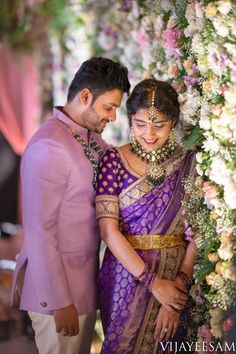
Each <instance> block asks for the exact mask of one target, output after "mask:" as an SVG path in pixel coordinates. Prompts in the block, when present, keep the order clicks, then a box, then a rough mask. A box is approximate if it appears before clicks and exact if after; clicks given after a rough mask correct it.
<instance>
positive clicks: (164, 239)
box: [126, 235, 185, 251]
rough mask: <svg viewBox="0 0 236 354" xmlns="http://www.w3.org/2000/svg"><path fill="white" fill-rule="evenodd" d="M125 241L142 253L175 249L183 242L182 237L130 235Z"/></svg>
mask: <svg viewBox="0 0 236 354" xmlns="http://www.w3.org/2000/svg"><path fill="white" fill-rule="evenodd" d="M126 239H127V240H128V241H129V243H130V245H131V246H132V247H133V248H134V249H139V250H144V251H146V250H151V249H161V248H164V247H175V246H178V245H181V244H182V243H184V242H185V241H184V237H183V235H131V236H126Z"/></svg>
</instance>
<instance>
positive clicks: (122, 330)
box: [97, 148, 187, 354]
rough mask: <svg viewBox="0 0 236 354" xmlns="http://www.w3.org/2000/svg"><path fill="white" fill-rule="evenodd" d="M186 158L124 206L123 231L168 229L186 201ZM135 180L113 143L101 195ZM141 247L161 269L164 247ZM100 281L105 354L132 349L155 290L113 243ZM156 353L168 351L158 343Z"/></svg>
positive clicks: (116, 193) (103, 169)
mask: <svg viewBox="0 0 236 354" xmlns="http://www.w3.org/2000/svg"><path fill="white" fill-rule="evenodd" d="M184 164H185V166H187V164H186V159H185V160H183V161H182V162H181V167H180V169H179V170H176V171H175V172H173V173H172V174H171V175H169V176H168V177H167V178H166V179H165V181H164V182H163V183H161V184H160V185H159V186H157V187H153V189H152V190H151V191H150V192H149V193H147V194H145V195H143V196H142V197H141V198H140V199H139V200H136V201H135V200H134V202H133V203H132V205H129V206H126V207H123V208H121V209H120V218H119V219H120V220H119V226H120V230H121V232H122V233H123V234H124V235H135V234H139V235H142V234H153V233H157V231H158V233H159V234H165V232H166V230H168V228H169V226H170V224H171V222H172V220H173V216H174V215H175V214H176V213H177V212H178V210H179V208H180V206H181V196H182V193H183V187H182V179H183V177H184V176H185V175H186V173H187V168H186V167H185V166H184ZM141 180H142V179H141ZM136 182H138V177H136V176H134V175H132V173H131V172H129V171H128V169H126V168H125V166H124V165H123V163H122V160H121V158H120V155H119V153H118V151H117V150H116V149H115V148H111V149H109V150H108V151H107V152H106V154H105V155H104V156H103V159H102V161H101V163H100V173H99V180H98V186H97V195H109V196H111V195H112V196H119V195H120V193H124V191H125V190H126V189H127V188H128V187H130V186H131V185H132V184H133V183H136ZM177 187H178V188H177ZM177 189H178V190H177ZM175 197H177V200H176V199H175ZM171 204H173V207H172V208H171ZM173 209H174V210H173ZM167 211H168V213H167ZM160 222H161V224H162V226H161V227H159V223H160ZM136 252H137V253H138V254H139V255H140V257H142V258H143V259H144V260H145V261H146V262H147V263H148V264H149V265H150V266H151V265H152V264H153V263H154V264H155V267H156V270H157V269H158V265H159V262H160V251H159V250H148V251H142V250H136ZM98 287H99V294H100V295H99V297H100V311H101V319H102V324H103V329H104V334H105V340H104V343H103V346H102V350H101V354H113V353H114V354H128V353H132V352H133V348H134V345H135V341H136V339H137V336H138V332H139V329H140V326H141V324H142V320H143V316H144V314H145V309H146V307H147V305H148V302H149V300H150V296H151V294H150V292H149V291H147V290H144V289H143V288H142V287H141V286H140V285H137V283H135V282H134V277H133V275H132V274H130V273H129V272H128V271H127V270H126V269H125V268H124V267H123V266H122V264H121V263H120V262H119V261H118V260H117V259H116V258H115V257H114V256H113V254H112V253H111V252H110V250H109V249H108V248H107V249H106V252H105V256H104V260H103V264H102V267H101V269H100V272H99V277H98ZM141 288H142V289H141ZM134 302H136V303H137V308H136V309H135V313H132V311H133V309H134V306H133V305H134ZM131 308H132V309H131ZM131 321H132V323H131ZM127 329H128V330H127ZM156 353H158V354H159V353H160V354H161V353H164V352H163V351H162V349H161V348H158V350H157V352H156Z"/></svg>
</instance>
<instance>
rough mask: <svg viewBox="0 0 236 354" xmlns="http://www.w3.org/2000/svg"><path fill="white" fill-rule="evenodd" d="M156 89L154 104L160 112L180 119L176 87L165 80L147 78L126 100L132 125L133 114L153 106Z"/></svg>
mask: <svg viewBox="0 0 236 354" xmlns="http://www.w3.org/2000/svg"><path fill="white" fill-rule="evenodd" d="M154 90H155V98H154V106H155V107H156V108H157V109H158V111H159V112H161V113H163V114H165V115H166V116H167V117H169V118H170V119H172V120H175V121H178V120H179V114H180V106H179V102H178V94H177V92H176V91H175V89H174V88H173V87H172V86H171V85H170V84H168V83H167V82H165V81H158V80H155V79H145V80H143V81H141V82H140V83H138V84H137V85H136V86H135V87H134V89H133V91H132V93H131V95H130V96H129V98H128V100H127V102H126V109H127V113H128V118H129V124H130V126H131V118H132V115H133V114H135V113H136V112H137V111H138V110H139V109H142V108H144V109H148V108H150V106H151V99H152V93H153V91H154Z"/></svg>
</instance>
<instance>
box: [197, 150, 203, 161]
mask: <svg viewBox="0 0 236 354" xmlns="http://www.w3.org/2000/svg"><path fill="white" fill-rule="evenodd" d="M196 160H197V162H198V163H202V161H203V158H202V152H198V153H197V154H196Z"/></svg>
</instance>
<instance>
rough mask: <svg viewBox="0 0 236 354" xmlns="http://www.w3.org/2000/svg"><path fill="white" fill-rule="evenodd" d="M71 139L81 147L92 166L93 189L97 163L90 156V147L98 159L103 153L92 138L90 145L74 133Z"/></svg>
mask: <svg viewBox="0 0 236 354" xmlns="http://www.w3.org/2000/svg"><path fill="white" fill-rule="evenodd" d="M73 137H74V138H75V139H76V140H77V141H78V142H79V143H80V144H81V145H82V146H83V149H84V153H85V155H86V156H87V158H88V159H89V161H90V162H91V164H92V166H93V187H94V188H96V184H97V176H98V162H97V160H96V158H95V157H94V155H93V154H92V152H91V150H90V147H91V148H93V149H94V150H95V151H97V152H98V155H99V156H100V157H102V155H103V153H104V151H103V149H102V148H101V146H99V145H98V143H97V142H96V141H95V140H94V138H92V139H91V142H90V145H88V144H86V143H85V141H84V140H83V139H82V138H81V136H80V135H79V134H78V133H74V134H73Z"/></svg>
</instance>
